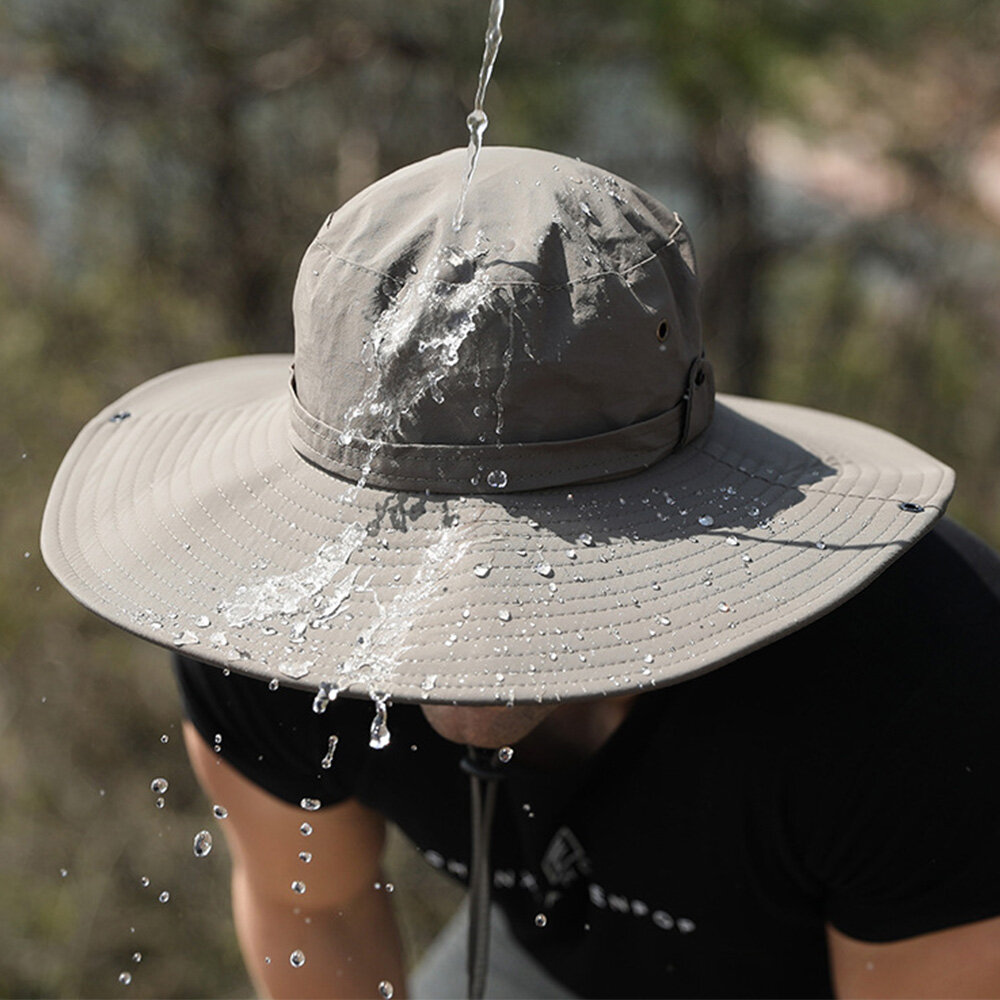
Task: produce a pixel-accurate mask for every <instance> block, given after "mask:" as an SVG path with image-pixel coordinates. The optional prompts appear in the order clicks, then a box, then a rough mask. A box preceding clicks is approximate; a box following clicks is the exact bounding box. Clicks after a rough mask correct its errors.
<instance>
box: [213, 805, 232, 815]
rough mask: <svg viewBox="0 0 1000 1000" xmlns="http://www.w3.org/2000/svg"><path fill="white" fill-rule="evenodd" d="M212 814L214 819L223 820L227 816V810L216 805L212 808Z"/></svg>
mask: <svg viewBox="0 0 1000 1000" xmlns="http://www.w3.org/2000/svg"><path fill="white" fill-rule="evenodd" d="M212 813H213V814H214V815H215V818H216V819H225V818H226V817H227V816H228V815H229V810H228V809H227V808H226V807H225V806H220V805H218V804H216V805H214V806H212Z"/></svg>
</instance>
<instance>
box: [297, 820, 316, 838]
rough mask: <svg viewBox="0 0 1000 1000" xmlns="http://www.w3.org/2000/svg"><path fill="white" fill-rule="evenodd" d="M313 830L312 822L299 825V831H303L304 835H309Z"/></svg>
mask: <svg viewBox="0 0 1000 1000" xmlns="http://www.w3.org/2000/svg"><path fill="white" fill-rule="evenodd" d="M312 832H313V828H312V823H303V824H302V825H301V826H300V827H299V833H301V834H302V836H303V837H308V836H309V835H310V834H311V833H312Z"/></svg>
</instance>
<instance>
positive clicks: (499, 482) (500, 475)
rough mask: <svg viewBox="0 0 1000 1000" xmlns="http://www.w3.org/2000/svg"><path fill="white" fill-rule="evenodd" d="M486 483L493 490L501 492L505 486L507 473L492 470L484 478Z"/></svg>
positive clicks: (501, 470) (500, 470)
mask: <svg viewBox="0 0 1000 1000" xmlns="http://www.w3.org/2000/svg"><path fill="white" fill-rule="evenodd" d="M486 482H487V483H488V484H489V485H490V486H492V487H493V489H495V490H502V489H503V488H504V487H505V486H506V485H507V473H506V472H504V470H503V469H494V470H493V471H492V472H490V473H489V474H488V475H487V476H486Z"/></svg>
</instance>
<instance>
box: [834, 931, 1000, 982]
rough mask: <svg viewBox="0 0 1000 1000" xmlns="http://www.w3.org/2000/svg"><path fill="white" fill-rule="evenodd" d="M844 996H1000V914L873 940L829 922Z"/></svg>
mask: <svg viewBox="0 0 1000 1000" xmlns="http://www.w3.org/2000/svg"><path fill="white" fill-rule="evenodd" d="M827 940H828V942H829V948H830V967H831V971H832V973H833V981H834V989H835V991H836V994H837V996H838V997H843V998H848V997H872V998H874V997H914V998H915V997H949V998H954V1000H958V998H969V997H993V998H995V997H1000V917H998V918H994V919H992V920H980V921H978V922H976V923H973V924H964V925H962V926H961V927H950V928H949V929H948V930H943V931H937V932H936V933H934V934H922V935H920V936H919V937H914V938H907V939H906V940H905V941H892V942H890V943H888V944H869V943H868V942H865V941H857V940H855V939H854V938H849V937H847V935H845V934H841V933H840V931H837V930H835V929H834V928H832V927H828V928H827Z"/></svg>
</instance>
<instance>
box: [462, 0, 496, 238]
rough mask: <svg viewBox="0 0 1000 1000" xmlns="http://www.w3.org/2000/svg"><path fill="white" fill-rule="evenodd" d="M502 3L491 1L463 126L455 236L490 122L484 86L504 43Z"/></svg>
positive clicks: (488, 80)
mask: <svg viewBox="0 0 1000 1000" xmlns="http://www.w3.org/2000/svg"><path fill="white" fill-rule="evenodd" d="M503 5H504V0H490V15H489V23H488V24H487V26H486V46H485V48H484V49H483V64H482V66H480V68H479V86H478V87H476V100H475V104H474V105H473V108H472V111H470V112H469V117H468V118H466V120H465V123H466V125H468V126H469V151H468V164H467V166H466V170H465V180H464V181H463V182H462V193H461V196H460V197H459V199H458V207H457V208H456V209H455V217H454V218H453V219H452V223H451V228H452V229H453V230H454V231H455V232H456V233H457V232H458V231H459V230H460V229H461V228H462V222H463V217H464V215H465V198H466V195H468V193H469V186H470V185H471V184H472V175H473V174H474V173H475V172H476V164H477V163H478V162H479V151H480V150H481V149H482V148H483V133H484V132H485V131H486V127H487V125H489V123H490V120H489V118H487V117H486V112H485V111H484V110H483V105H484V103H485V101H486V87H487V85H488V84H489V82H490V77H491V76H492V75H493V64H494V63H495V62H496V61H497V52H499V51H500V42H501V41H503V31H502V30H501V28H500V22H501V21H502V20H503Z"/></svg>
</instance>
